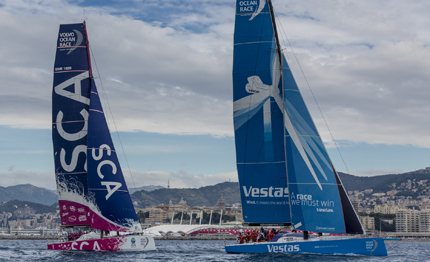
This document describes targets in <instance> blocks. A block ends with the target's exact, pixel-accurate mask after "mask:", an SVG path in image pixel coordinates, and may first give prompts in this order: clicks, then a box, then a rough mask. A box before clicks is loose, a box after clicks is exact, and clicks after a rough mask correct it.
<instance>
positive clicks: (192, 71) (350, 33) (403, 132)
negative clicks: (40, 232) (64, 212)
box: [0, 0, 430, 189]
mask: <svg viewBox="0 0 430 262" xmlns="http://www.w3.org/2000/svg"><path fill="white" fill-rule="evenodd" d="M273 6H274V9H275V12H276V16H277V18H276V19H277V21H278V23H279V25H278V29H279V31H280V37H281V44H282V47H283V49H284V53H285V54H286V56H287V60H288V62H289V64H290V66H291V68H292V71H293V73H294V76H295V79H296V81H297V83H298V85H299V87H300V89H301V92H302V95H303V96H304V99H305V101H306V104H307V106H308V109H309V110H310V112H311V115H312V117H313V120H314V122H315V124H316V125H317V128H318V130H319V132H320V134H321V136H322V138H323V141H324V142H325V143H326V147H327V148H328V151H329V155H330V157H331V159H332V161H333V163H334V166H335V168H336V169H337V170H338V171H341V172H349V173H351V174H353V175H359V176H373V175H383V174H397V173H403V172H409V171H414V170H417V169H421V168H425V167H427V166H430V117H428V116H429V113H430V103H429V102H428V100H429V98H430V73H429V72H430V33H429V32H428V28H430V17H429V16H428V14H429V13H430V2H428V1H425V0H422V1H418V0H412V1H404V0H392V1H388V2H387V1H382V0H361V1H346V0H325V1H319V0H273ZM234 13H235V1H234V0H218V1H208V0H176V1H173V0H170V1H168V0H142V1H140V0H110V1H72V0H70V1H65V0H37V1H36V0H0V35H1V37H0V181H1V182H0V186H3V187H5V186H11V185H16V184H25V183H31V184H33V185H36V186H40V187H45V188H49V189H55V181H54V161H53V152H52V138H51V92H52V79H53V64H54V59H55V51H56V40H57V34H58V28H59V25H60V24H62V23H79V22H82V21H83V19H84V18H85V19H86V22H87V29H88V37H89V41H90V46H91V52H92V55H93V58H94V61H93V71H94V74H95V75H96V76H97V79H96V83H97V85H98V89H99V91H102V92H103V93H104V94H105V98H106V99H105V100H103V104H104V106H105V112H108V116H107V117H108V124H109V127H110V130H111V131H113V132H112V137H113V139H114V143H115V145H116V148H117V150H119V152H120V153H119V157H120V162H121V165H122V168H123V169H124V174H125V177H126V180H127V182H128V186H129V187H140V186H144V185H153V184H160V185H163V186H167V182H168V181H169V183H170V186H171V187H177V188H188V187H201V186H206V185H213V184H216V183H220V182H223V181H237V172H236V165H235V146H234V134H233V133H234V129H233V119H232V112H233V104H232V96H233V95H232V62H233V61H232V53H233V31H234ZM309 87H310V88H309ZM312 93H313V94H314V97H315V99H314V97H313V96H312ZM315 100H316V101H317V103H316V102H315ZM106 108H108V109H106ZM320 111H321V112H322V114H321V112H320ZM326 123H327V124H326ZM333 138H334V140H333ZM334 141H335V142H334ZM336 145H337V147H336ZM339 152H340V153H341V154H339Z"/></svg>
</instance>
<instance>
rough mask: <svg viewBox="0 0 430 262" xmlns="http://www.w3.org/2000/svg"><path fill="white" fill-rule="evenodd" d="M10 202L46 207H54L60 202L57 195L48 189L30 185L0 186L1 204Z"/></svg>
mask: <svg viewBox="0 0 430 262" xmlns="http://www.w3.org/2000/svg"><path fill="white" fill-rule="evenodd" d="M9 200H21V201H30V202H34V203H40V204H44V205H52V204H54V203H57V202H58V198H57V195H56V194H55V193H53V192H51V191H50V190H48V189H45V188H41V187H36V186H33V185H30V184H25V185H16V186H9V187H1V186H0V202H6V201H9Z"/></svg>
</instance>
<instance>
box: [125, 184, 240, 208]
mask: <svg viewBox="0 0 430 262" xmlns="http://www.w3.org/2000/svg"><path fill="white" fill-rule="evenodd" d="M221 191H222V192H223V196H224V200H225V203H226V204H227V205H231V204H234V203H239V202H240V195H239V184H238V183H237V182H224V183H220V184H216V185H213V186H206V187H201V188H183V189H179V188H171V189H167V188H163V189H157V190H153V191H150V192H148V191H137V192H135V193H133V194H132V195H131V198H132V200H133V202H137V203H138V206H139V207H142V208H143V207H146V206H154V205H159V204H162V203H164V204H168V203H169V201H170V200H172V202H173V204H178V203H179V201H180V200H181V197H183V198H184V200H185V201H187V205H189V206H208V207H209V206H215V205H217V204H218V200H219V199H220V197H221Z"/></svg>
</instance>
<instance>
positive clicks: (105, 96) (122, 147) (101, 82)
mask: <svg viewBox="0 0 430 262" xmlns="http://www.w3.org/2000/svg"><path fill="white" fill-rule="evenodd" d="M88 46H89V47H90V50H91V55H92V57H93V60H94V65H95V66H96V70H97V75H98V76H99V81H100V86H101V88H102V90H103V92H102V93H103V96H104V98H105V100H106V104H107V108H109V113H110V115H111V117H112V122H113V125H114V127H115V131H116V135H117V136H118V140H119V144H120V145H121V149H122V153H123V155H124V158H125V163H126V165H127V168H128V172H129V174H130V177H131V181H132V182H133V186H134V188H136V184H135V183H134V179H133V175H132V174H131V169H130V165H129V164H128V159H127V156H126V154H125V150H124V146H123V145H122V141H121V137H120V135H119V132H118V128H117V126H116V123H115V118H114V117H113V113H112V108H111V107H110V104H109V100H108V98H107V95H106V90H105V88H104V86H103V81H102V78H101V77H100V72H99V68H98V66H97V62H96V59H95V57H94V52H93V49H92V48H91V45H90V44H89V43H88ZM105 118H106V117H105ZM106 120H107V119H106Z"/></svg>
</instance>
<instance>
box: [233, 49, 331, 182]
mask: <svg viewBox="0 0 430 262" xmlns="http://www.w3.org/2000/svg"><path fill="white" fill-rule="evenodd" d="M272 61H273V62H272V66H271V71H272V74H271V78H272V85H266V84H264V83H263V82H262V81H261V79H260V77H259V76H257V75H253V76H250V77H248V78H247V80H248V83H247V84H246V86H245V90H246V91H247V92H248V93H251V94H250V95H248V96H245V97H243V98H240V99H238V100H236V101H234V103H233V110H234V122H235V125H234V126H235V130H237V129H239V128H240V127H241V126H242V125H243V124H245V123H246V122H247V121H248V120H249V119H251V118H252V117H253V116H254V115H255V114H257V112H258V111H259V110H260V109H261V107H263V113H264V115H263V127H264V142H265V148H266V150H265V155H266V158H269V159H270V158H271V157H272V154H273V150H272V119H271V105H270V103H271V99H270V98H271V97H272V98H273V99H274V100H275V103H276V104H277V105H278V107H279V109H281V111H284V110H283V108H284V107H285V113H284V125H285V128H286V130H287V132H288V135H289V136H290V138H291V140H292V141H293V143H294V145H295V146H296V148H297V150H298V152H299V154H300V156H301V157H302V159H303V161H304V162H305V164H306V166H307V167H308V169H309V171H310V173H311V174H312V177H313V178H314V180H315V182H316V183H317V185H318V187H319V188H320V189H321V190H323V189H322V186H321V183H320V181H319V179H318V176H317V174H316V172H315V170H314V167H313V165H314V166H315V167H316V169H317V170H318V171H319V173H320V174H321V175H322V176H323V177H324V179H325V180H326V181H327V180H328V178H327V175H326V174H325V171H324V169H323V167H322V166H321V164H323V165H325V166H326V167H328V168H329V169H330V170H331V164H330V163H329V161H327V159H326V157H325V156H324V154H323V152H322V151H321V148H323V145H322V141H321V139H320V138H319V136H318V134H317V133H315V131H314V130H313V129H312V127H311V126H310V125H309V124H308V123H307V122H306V120H305V119H304V118H303V117H302V116H301V114H300V112H298V111H297V110H296V109H295V107H294V106H293V105H292V104H291V102H290V101H288V100H287V99H285V101H284V100H283V99H282V97H281V96H280V89H279V87H278V86H279V82H280V79H281V70H280V68H279V65H280V63H279V62H278V61H279V60H278V57H277V56H274V57H272ZM302 134H306V135H302ZM317 157H318V158H317ZM320 161H321V162H322V163H320ZM312 164H313V165H312Z"/></svg>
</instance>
